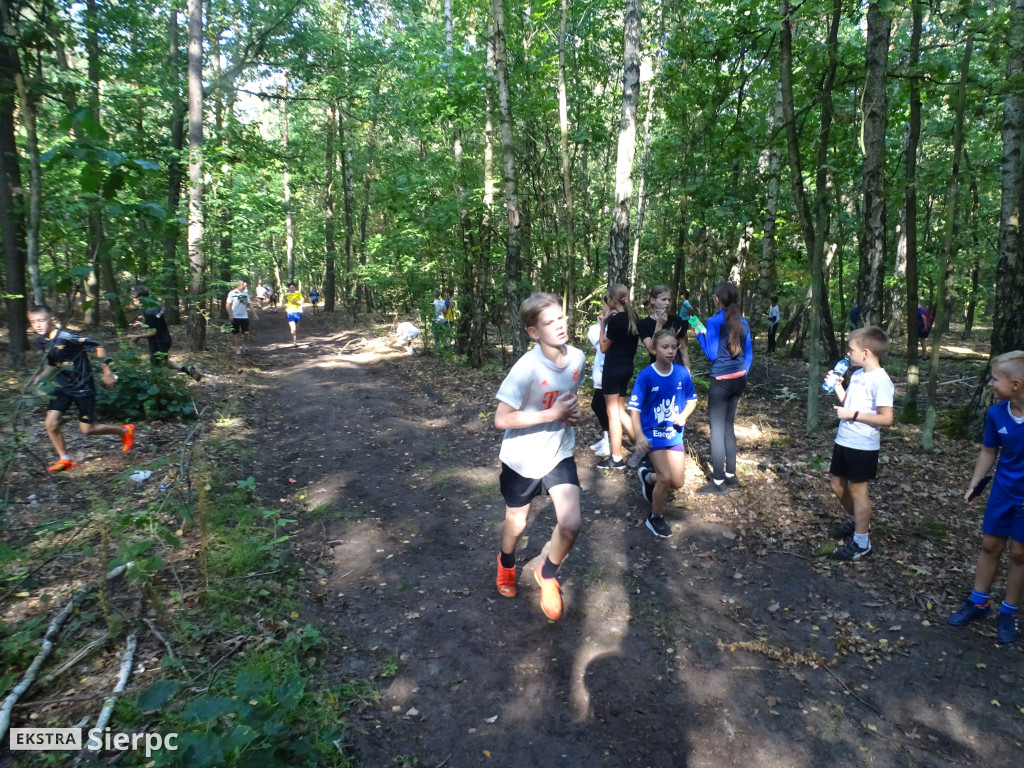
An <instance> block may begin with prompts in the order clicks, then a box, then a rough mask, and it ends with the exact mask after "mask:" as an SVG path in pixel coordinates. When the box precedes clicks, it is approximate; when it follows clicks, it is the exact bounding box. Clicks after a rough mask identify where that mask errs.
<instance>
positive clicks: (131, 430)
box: [121, 424, 135, 453]
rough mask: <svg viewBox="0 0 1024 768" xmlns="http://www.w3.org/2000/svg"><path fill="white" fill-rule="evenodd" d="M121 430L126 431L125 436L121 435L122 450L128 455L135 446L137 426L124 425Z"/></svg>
mask: <svg viewBox="0 0 1024 768" xmlns="http://www.w3.org/2000/svg"><path fill="white" fill-rule="evenodd" d="M121 429H123V430H124V434H123V435H121V450H122V451H124V452H125V453H128V451H130V450H131V449H132V446H133V445H135V425H134V424H122V425H121Z"/></svg>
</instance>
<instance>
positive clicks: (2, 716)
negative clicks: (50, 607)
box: [0, 563, 134, 742]
mask: <svg viewBox="0 0 1024 768" xmlns="http://www.w3.org/2000/svg"><path fill="white" fill-rule="evenodd" d="M133 565H134V563H125V564H124V565H122V566H119V567H117V568H114V569H113V570H112V571H110V572H109V573H108V574H107V576H106V580H107V581H110V580H111V579H116V578H117V577H118V576H121V575H123V574H124V572H125V571H127V570H128V569H129V568H131V567H132V566H133ZM95 588H96V585H95V584H90V585H89V586H87V587H84V588H83V589H81V590H80V591H79V592H78V593H77V594H75V595H74V596H73V597H72V598H71V599H70V600H68V604H67V605H65V606H64V610H62V611H61V612H60V613H59V614H57V616H56V618H54V620H53V621H51V622H50V626H49V627H47V629H46V634H45V635H43V645H42V647H41V648H40V649H39V653H37V654H36V657H35V658H34V659H32V663H31V664H30V665H29V668H28V670H27V671H26V672H25V676H24V677H22V678H21V682H20V683H18V684H17V685H16V686H14V689H13V690H12V691H11V692H10V694H9V695H8V696H7V698H6V699H5V700H4V703H3V706H0V742H2V741H3V739H4V737H5V736H6V735H7V729H8V728H10V727H11V710H13V709H14V705H15V704H17V703H18V699H20V698H21V696H22V694H24V693H25V691H27V690H28V689H29V686H31V685H32V683H33V682H35V679H36V675H38V674H39V670H40V669H41V668H42V666H43V664H44V663H45V662H46V660H47V659H48V658H49V656H50V653H51V652H52V651H53V646H54V645H55V644H56V639H57V635H58V634H59V633H60V630H61V628H62V627H63V626H64V622H66V621H67V620H68V617H69V616H70V615H71V612H72V611H73V610H74V608H75V603H77V602H78V601H79V600H82V599H83V598H85V596H86V595H88V594H89V593H90V592H92V591H93V590H94V589H95Z"/></svg>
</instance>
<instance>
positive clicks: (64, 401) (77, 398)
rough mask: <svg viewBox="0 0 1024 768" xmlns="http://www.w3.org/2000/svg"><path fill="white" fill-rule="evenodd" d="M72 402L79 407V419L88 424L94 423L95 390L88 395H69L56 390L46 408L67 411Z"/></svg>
mask: <svg viewBox="0 0 1024 768" xmlns="http://www.w3.org/2000/svg"><path fill="white" fill-rule="evenodd" d="M72 404H74V406H75V407H76V408H77V409H78V420H79V421H81V422H85V423H86V424H92V422H93V420H94V418H93V417H94V416H95V415H96V393H95V392H90V393H89V394H87V395H69V394H66V393H64V392H60V391H56V392H54V393H53V395H52V396H51V397H50V402H49V403H48V404H47V406H46V410H48V411H60V412H61V413H67V412H68V409H69V408H70V407H71V406H72Z"/></svg>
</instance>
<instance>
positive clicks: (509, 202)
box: [491, 0, 526, 358]
mask: <svg viewBox="0 0 1024 768" xmlns="http://www.w3.org/2000/svg"><path fill="white" fill-rule="evenodd" d="M491 19H492V21H493V22H494V33H493V38H492V39H493V45H494V77H495V80H496V82H497V85H498V119H499V120H500V122H501V152H502V178H503V181H504V185H505V209H506V212H507V214H508V234H507V239H506V241H505V303H506V308H507V310H508V323H509V329H510V332H511V336H512V352H513V354H514V356H515V357H516V358H519V357H521V356H522V355H523V353H524V352H525V351H526V339H525V333H524V329H523V325H522V323H521V322H520V320H519V304H520V296H519V229H520V217H519V202H518V199H517V196H516V164H515V162H516V160H515V154H514V152H513V147H512V109H511V106H510V104H509V93H508V52H507V50H506V48H505V3H504V0H491Z"/></svg>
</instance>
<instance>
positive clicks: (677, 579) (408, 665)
mask: <svg viewBox="0 0 1024 768" xmlns="http://www.w3.org/2000/svg"><path fill="white" fill-rule="evenodd" d="M378 330H379V329H378ZM257 332H258V333H259V334H260V338H259V345H260V346H259V349H258V350H257V351H256V353H255V354H254V357H253V360H255V361H256V362H257V363H258V364H259V365H260V367H262V368H263V371H262V372H261V373H260V374H259V377H260V381H261V382H262V384H263V385H265V386H261V387H260V388H259V389H258V391H257V395H256V397H257V400H256V403H255V404H254V409H253V412H252V414H251V417H252V418H251V419H250V423H252V424H258V425H259V431H260V433H261V434H260V435H259V436H258V438H259V439H260V440H261V441H262V444H263V445H265V446H266V451H265V452H264V458H263V459H262V460H261V462H260V463H259V464H258V465H257V466H256V467H255V468H254V472H255V473H256V475H257V479H258V481H259V483H260V488H261V489H263V492H264V493H265V494H267V495H270V494H276V495H279V496H280V497H282V500H284V499H287V500H288V501H289V502H290V503H294V504H296V505H301V506H303V507H304V508H305V509H307V510H316V511H315V512H310V513H308V514H307V515H305V516H303V517H304V519H303V520H302V524H301V526H300V529H299V531H297V534H296V538H295V539H294V544H295V554H296V557H298V558H301V559H302V560H303V561H304V562H305V563H307V565H306V570H305V575H306V576H307V577H308V593H309V601H308V607H307V614H306V615H305V616H303V619H304V620H310V621H315V622H317V623H318V624H319V625H320V626H321V627H322V628H323V631H324V633H325V635H326V636H327V638H328V639H329V643H330V650H329V653H328V655H329V661H328V664H327V670H326V674H327V675H328V676H329V680H328V681H326V684H329V685H340V684H341V683H342V682H343V681H345V680H351V679H354V678H366V677H370V676H375V678H374V679H375V683H376V685H377V687H378V689H380V690H381V691H382V694H383V698H382V701H381V704H380V705H379V706H373V705H369V704H367V705H366V706H364V707H363V708H362V709H361V710H360V711H358V712H353V713H350V714H349V715H348V716H347V720H348V721H349V722H350V723H351V724H352V725H353V728H352V730H351V731H350V737H349V739H348V743H347V745H346V746H347V748H348V749H350V750H351V751H352V752H353V753H354V754H355V755H357V756H358V762H359V764H360V765H364V766H390V765H414V764H418V765H419V766H421V767H426V766H430V767H431V768H433V767H434V766H438V767H439V768H440V766H447V767H449V768H453V767H459V766H470V765H486V764H493V765H523V766H536V767H538V768H539V767H541V766H559V768H564V767H565V766H577V765H580V766H582V765H587V766H594V765H601V766H632V765H636V766H655V767H660V766H694V767H698V766H709V767H712V766H713V767H714V768H726V767H731V766H737V765H744V766H748V767H749V768H759V767H760V766H787V767H793V766H807V767H808V768H809V767H810V766H860V765H867V764H870V765H880V766H935V767H936V768H939V767H945V766H962V765H983V766H987V767H990V768H998V767H999V766H1010V765H1017V764H1019V762H1018V761H1019V759H1020V755H1021V754H1022V752H1021V748H1022V744H1021V741H1022V734H1024V709H1020V708H1022V707H1024V663H1022V662H1024V648H1022V647H1021V646H1022V645H1024V644H1018V645H1017V646H1015V647H997V646H996V645H995V643H994V630H993V629H992V627H991V626H988V627H979V628H974V627H972V628H969V629H966V630H958V631H954V630H951V629H949V628H947V627H946V626H945V625H944V622H942V620H941V616H942V615H944V612H945V611H946V610H948V606H947V605H931V606H928V605H922V604H919V602H920V601H918V600H917V599H916V598H915V596H914V595H913V594H908V591H904V586H905V585H904V584H903V583H902V582H901V579H900V577H899V576H898V574H899V568H900V567H901V566H897V565H893V564H892V563H891V562H889V561H883V560H882V558H886V557H887V553H886V551H885V548H884V547H883V548H882V551H881V552H880V554H879V556H878V557H876V558H875V560H873V561H868V562H866V563H863V564H856V565H853V566H850V565H838V566H832V565H830V564H826V563H824V562H823V561H821V560H820V559H819V558H817V557H816V556H815V553H816V551H817V547H818V545H819V543H820V542H818V541H815V542H810V541H803V540H800V539H797V541H796V543H795V544H794V543H793V542H792V541H787V542H786V543H783V542H782V539H784V538H785V536H786V526H787V524H788V523H790V521H791V520H792V521H796V520H797V518H798V514H797V512H798V511H797V509H796V507H797V502H798V501H799V500H801V499H804V497H807V498H808V499H810V501H809V502H808V501H806V500H805V501H804V506H805V507H813V506H814V505H815V504H818V503H819V501H820V500H821V499H824V497H822V496H817V497H815V498H811V497H812V496H814V495H815V494H821V493H824V492H825V491H826V490H827V488H826V486H827V483H826V480H825V478H826V473H827V464H826V466H825V468H824V469H819V470H810V471H809V472H808V473H807V474H802V473H800V472H796V473H792V472H791V473H788V474H787V473H785V472H781V471H778V472H772V471H762V470H760V469H757V468H756V466H755V465H754V464H748V465H744V468H745V469H750V470H752V471H745V472H743V473H742V474H741V479H742V480H743V483H744V488H743V489H742V490H741V491H739V492H737V493H735V494H733V495H731V496H730V497H728V499H727V500H724V501H719V500H717V499H715V500H711V499H707V498H704V497H699V496H693V495H691V491H692V489H694V488H696V487H697V486H698V485H700V484H701V483H702V482H703V480H702V478H701V477H699V476H698V474H697V472H696V465H695V464H694V462H693V461H692V460H691V462H690V467H689V468H688V483H687V488H686V489H685V490H684V492H682V493H680V494H678V496H677V499H676V501H675V503H674V504H672V505H671V506H670V508H669V512H668V516H669V520H670V522H671V523H672V524H673V527H674V535H673V536H672V537H671V538H670V539H667V540H665V541H658V540H655V539H654V537H652V536H651V535H650V534H649V533H648V532H647V531H646V529H644V528H643V527H641V526H639V525H638V522H639V517H640V512H639V510H640V508H641V505H642V501H641V499H640V496H639V493H638V492H637V489H636V488H635V487H634V486H635V485H636V482H635V478H634V477H633V476H632V475H629V474H627V475H625V476H623V475H621V474H619V475H614V476H612V475H610V474H606V473H603V472H602V471H601V470H598V469H596V467H595V466H594V464H595V460H594V458H593V456H592V454H591V453H590V452H589V451H588V450H587V449H586V447H585V446H586V445H587V444H589V443H590V442H591V441H592V440H593V437H592V434H593V432H594V428H593V424H587V425H585V426H584V427H583V429H582V432H581V435H580V438H579V439H578V441H577V442H578V445H577V450H576V458H577V462H578V464H579V468H580V478H581V482H582V486H583V512H584V527H583V530H582V533H581V536H580V539H579V542H578V546H577V547H576V549H575V550H574V551H573V553H572V555H571V557H570V558H569V559H568V560H567V561H566V563H565V565H564V566H563V568H562V573H561V575H562V581H563V585H564V590H565V597H566V603H567V613H566V616H565V617H564V618H563V620H562V621H560V622H557V623H553V622H549V621H548V620H547V619H546V618H545V617H544V616H543V614H542V613H541V611H540V608H539V605H538V594H537V588H536V585H535V584H534V583H533V581H532V578H531V577H530V571H529V566H528V565H527V562H528V561H530V562H533V559H534V558H536V557H538V556H539V555H540V553H541V547H542V545H543V543H544V542H546V540H547V538H548V536H549V534H550V529H551V525H552V524H553V514H552V510H551V505H550V503H549V502H545V503H544V504H543V505H540V504H539V503H538V502H535V503H534V515H535V517H534V518H533V519H532V520H531V524H530V526H529V527H528V529H527V537H525V538H524V541H523V544H522V547H521V549H520V552H519V556H518V564H519V566H520V569H521V573H522V572H525V573H526V576H525V577H523V576H520V590H519V595H518V596H517V597H516V598H514V599H507V598H503V597H501V596H499V595H498V593H497V591H496V590H495V587H494V570H495V566H494V560H495V557H496V546H497V545H496V542H497V534H498V526H499V524H500V521H501V516H502V511H503V507H502V502H501V497H500V494H499V492H498V487H497V474H498V460H497V455H498V446H499V442H500V434H499V433H498V431H497V430H495V429H493V427H492V426H491V414H493V407H494V405H493V400H492V397H493V393H494V391H495V390H496V387H497V383H498V382H499V381H500V379H501V374H500V373H495V374H494V375H493V376H492V378H493V382H492V383H491V384H490V385H488V383H487V382H486V381H484V382H483V384H482V385H481V377H480V375H478V374H473V375H472V376H471V375H470V374H468V373H467V374H465V376H463V375H462V374H460V373H458V372H449V373H445V374H441V373H440V371H441V370H442V369H441V367H440V366H441V363H439V362H437V361H436V360H434V359H432V358H427V357H422V356H420V355H419V354H417V355H416V356H413V357H406V356H404V355H402V354H401V353H399V352H397V351H387V350H386V349H385V348H384V346H383V345H382V344H381V343H380V342H378V341H375V340H373V338H372V337H373V331H372V330H359V331H342V332H335V331H332V330H331V329H330V328H329V327H328V324H327V323H326V322H325V321H324V320H323V318H322V316H321V318H319V319H314V318H311V317H309V316H308V315H307V323H306V327H305V328H304V335H303V338H302V339H301V341H302V348H300V349H291V348H290V345H289V344H288V343H287V341H288V338H287V328H286V326H285V323H284V318H283V316H281V317H277V318H275V317H274V316H273V315H268V314H264V315H263V319H262V320H261V321H260V325H259V326H258V327H257ZM364 337H365V338H368V339H370V343H369V344H365V345H364V344H362V343H361V341H360V340H361V339H363V338H364ZM464 379H465V380H464ZM470 379H471V381H470ZM438 380H443V382H444V383H443V386H442V385H439V384H438V383H437V381H438ZM755 389H756V387H755ZM756 408H757V406H756V400H755V399H754V397H753V396H751V397H750V398H748V399H747V400H746V401H744V403H743V404H741V412H740V416H739V422H747V423H751V422H755V421H757V419H763V418H764V417H763V414H761V413H755V411H756ZM691 424H692V425H693V426H692V429H691V428H690V427H688V440H689V441H690V443H691V444H692V445H693V446H696V449H697V451H698V452H700V451H702V450H703V449H704V448H706V442H707V441H706V427H705V426H704V414H703V409H701V410H699V411H698V412H697V414H695V416H694V418H693V419H692V420H691ZM741 442H742V446H741V452H743V451H744V449H745V452H743V454H742V455H744V456H747V457H749V458H751V459H752V460H753V461H755V462H756V461H761V460H762V459H763V458H764V457H765V456H766V455H768V454H769V453H771V452H770V451H768V450H762V447H761V446H758V445H757V441H755V440H750V439H742V437H741ZM782 450H784V451H791V452H798V451H799V450H800V445H799V438H793V439H792V442H791V443H790V445H789V446H787V447H786V448H784V449H782ZM775 455H776V456H777V455H778V453H777V451H776V453H775ZM292 480H294V482H292ZM268 489H269V490H268ZM791 507H792V509H791ZM775 510H778V512H776V511H775ZM833 512H834V510H833ZM806 514H807V515H811V516H812V518H813V515H812V513H810V512H807V513H806ZM757 520H759V521H761V522H760V523H757V524H752V523H751V521H757ZM766 521H767V522H766ZM804 522H805V520H804ZM811 524H812V525H818V526H819V527H821V529H822V530H827V529H826V528H824V527H823V526H825V525H826V524H827V520H822V521H821V522H820V523H817V522H815V521H814V520H813V519H812V521H811ZM892 535H894V536H898V534H892ZM966 536H967V538H966V539H965V542H964V546H965V547H967V548H969V549H970V550H971V551H972V552H973V551H974V549H975V547H976V546H977V540H976V539H974V538H970V534H969V533H968V534H966ZM891 551H892V547H890V552H891ZM888 557H890V558H892V557H894V555H892V554H889V555H888ZM893 574H896V575H893ZM960 580H961V581H962V582H963V584H964V585H967V584H969V580H970V574H969V573H964V574H962V578H961V579H960ZM731 644H740V645H735V646H733V645H731ZM826 661H827V662H829V666H826V665H825V662H826ZM994 701H998V702H999V706H996V704H995V703H993V702H994ZM403 758H404V759H405V761H404V762H403ZM412 758H415V759H416V760H418V763H416V762H413V761H412Z"/></svg>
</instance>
